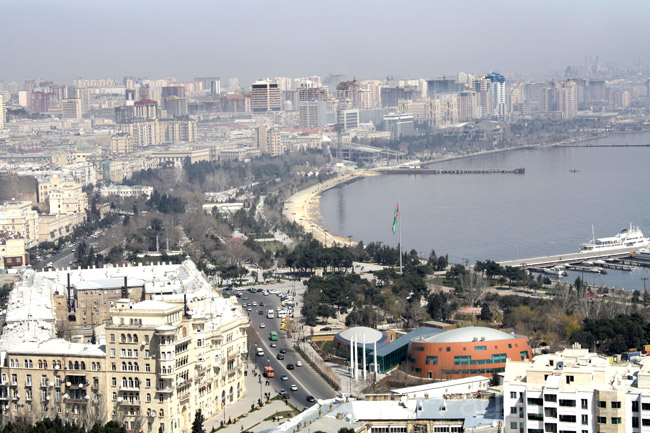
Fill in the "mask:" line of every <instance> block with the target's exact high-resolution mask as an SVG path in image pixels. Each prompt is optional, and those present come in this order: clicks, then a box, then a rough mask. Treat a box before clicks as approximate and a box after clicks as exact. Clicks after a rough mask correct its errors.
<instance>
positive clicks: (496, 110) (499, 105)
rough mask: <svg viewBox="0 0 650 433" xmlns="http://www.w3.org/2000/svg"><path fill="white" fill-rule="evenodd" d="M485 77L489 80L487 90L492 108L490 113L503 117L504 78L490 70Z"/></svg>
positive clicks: (504, 100)
mask: <svg viewBox="0 0 650 433" xmlns="http://www.w3.org/2000/svg"><path fill="white" fill-rule="evenodd" d="M485 78H486V79H487V80H489V82H490V83H489V92H490V97H491V99H492V107H491V108H492V110H493V112H492V113H491V114H494V115H496V116H498V117H499V118H501V119H503V118H504V117H505V115H506V78H505V77H504V76H503V75H501V74H499V73H497V72H492V73H491V74H489V75H487V76H486V77H485Z"/></svg>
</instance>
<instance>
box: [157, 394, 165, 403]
mask: <svg viewBox="0 0 650 433" xmlns="http://www.w3.org/2000/svg"><path fill="white" fill-rule="evenodd" d="M164 399H165V397H164V395H163V394H158V401H159V402H161V403H162V402H163V401H164Z"/></svg>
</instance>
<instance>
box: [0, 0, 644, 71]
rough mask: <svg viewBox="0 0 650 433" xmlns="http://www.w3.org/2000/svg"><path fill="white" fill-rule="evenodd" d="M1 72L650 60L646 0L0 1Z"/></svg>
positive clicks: (470, 66) (510, 67)
mask: <svg viewBox="0 0 650 433" xmlns="http://www.w3.org/2000/svg"><path fill="white" fill-rule="evenodd" d="M0 17H1V21H0V41H1V43H0V80H5V81H12V80H17V81H20V80H24V79H29V78H42V79H52V80H55V81H57V82H61V83H71V82H72V79H73V78H75V77H84V78H108V77H114V78H121V77H122V76H124V75H134V76H141V77H148V78H164V77H166V76H168V75H174V76H176V77H177V78H178V79H179V80H188V79H191V78H193V77H198V76H220V77H221V78H222V79H225V78H227V77H230V76H238V77H240V80H241V82H242V83H247V82H250V81H252V80H254V79H256V78H259V77H267V76H268V77H274V76H294V77H297V76H308V75H321V76H326V75H327V74H329V73H344V74H348V75H349V76H350V77H351V76H355V75H356V76H357V77H358V78H384V77H386V76H387V75H391V76H395V77H402V78H420V77H422V78H433V77H437V76H442V75H443V74H455V73H457V72H459V71H465V72H470V73H485V72H489V71H491V70H496V71H501V72H504V73H512V72H520V73H525V74H534V73H536V72H543V73H553V72H554V71H564V69H565V67H566V66H567V65H584V59H585V56H589V55H591V56H593V57H594V58H595V56H599V58H600V62H601V64H605V63H606V62H613V63H615V64H616V65H617V66H619V67H629V66H633V65H635V64H636V63H637V62H638V56H639V55H642V57H643V62H644V64H646V65H648V64H650V1H648V0H618V1H598V0H575V1H572V0H557V1H556V0H540V1H532V0H530V1H529V0H512V1H508V0H468V1H464V0H448V1H446V0H441V1H438V0H419V1H418V0H413V1H411V0H392V1H382V0H373V1H371V0H368V1H366V0H347V1H343V0H342V1H338V0H337V1H318V0H291V1H290V0H265V1H247V0H241V1H217V0H183V1H168V0H110V1H108V0H58V1H46V0H41V1H35V0H0Z"/></svg>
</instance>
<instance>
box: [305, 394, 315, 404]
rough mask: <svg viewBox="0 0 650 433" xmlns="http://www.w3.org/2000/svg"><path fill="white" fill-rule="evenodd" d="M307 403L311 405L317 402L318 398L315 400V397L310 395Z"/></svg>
mask: <svg viewBox="0 0 650 433" xmlns="http://www.w3.org/2000/svg"><path fill="white" fill-rule="evenodd" d="M307 401H308V402H309V403H313V402H315V401H316V398H315V397H314V396H313V395H308V396H307Z"/></svg>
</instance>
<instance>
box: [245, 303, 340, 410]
mask: <svg viewBox="0 0 650 433" xmlns="http://www.w3.org/2000/svg"><path fill="white" fill-rule="evenodd" d="M244 297H247V298H248V299H244ZM239 302H240V303H241V304H242V305H243V304H252V303H253V302H255V303H256V304H257V305H256V306H252V305H249V306H246V307H244V309H245V310H246V309H248V308H251V309H252V311H250V312H248V314H249V316H250V318H251V327H252V328H254V329H252V330H251V331H252V332H257V333H258V334H259V336H260V340H259V341H258V342H257V343H255V344H256V345H252V347H250V348H249V353H250V359H251V360H252V362H253V363H254V364H255V365H257V371H258V372H263V371H264V367H266V366H267V365H268V366H271V367H273V369H274V370H275V377H274V378H272V379H267V378H265V377H261V381H260V382H258V383H261V391H260V390H259V389H258V390H257V392H260V393H266V392H271V394H272V395H275V394H277V393H278V392H279V391H280V390H281V389H285V390H286V391H287V393H288V394H289V395H290V396H291V399H290V400H291V403H292V404H293V405H295V406H296V407H298V408H303V407H308V406H311V405H312V404H313V403H309V402H308V401H307V396H309V395H313V396H314V397H315V398H316V399H327V398H332V397H335V396H336V395H337V393H336V392H335V391H334V390H333V389H332V388H331V387H330V386H329V385H328V384H327V383H326V382H325V381H324V380H323V379H322V378H321V377H320V375H319V374H318V373H317V372H316V371H314V370H313V369H312V368H311V366H309V364H307V362H305V361H304V360H303V359H302V358H301V357H300V355H298V353H296V351H295V350H294V349H293V348H292V347H291V339H290V338H288V337H287V333H286V332H285V331H281V330H280V323H281V319H279V318H277V308H278V307H281V300H280V297H279V296H277V295H274V294H269V295H268V296H264V295H263V294H262V293H261V292H258V293H249V292H244V293H243V294H242V296H241V297H240V298H239ZM261 303H264V305H263V306H262V305H260V304H261ZM269 309H272V310H274V312H275V313H276V315H275V318H273V319H269V318H267V311H268V310H269ZM259 311H263V312H264V313H263V314H259ZM262 323H263V324H264V328H261V327H260V325H261V324H262ZM271 331H275V332H277V333H278V341H276V342H275V343H277V347H271V343H272V341H271V340H270V334H271ZM257 347H261V348H262V350H263V351H264V355H263V356H259V355H257V353H256V352H257ZM281 349H284V350H286V353H285V354H284V360H278V359H277V355H278V354H279V353H280V350H281ZM298 361H301V362H302V367H298V366H296V364H297V362H298ZM289 364H293V365H294V369H293V370H289V369H288V368H287V365H289ZM283 375H286V376H287V377H288V380H286V381H283V380H282V379H281V378H282V376H283ZM267 380H268V381H269V385H268V386H267V385H266V381H267ZM291 385H296V386H297V387H298V390H297V391H291V390H290V387H291ZM249 391H250V392H252V393H254V392H255V390H249Z"/></svg>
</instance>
